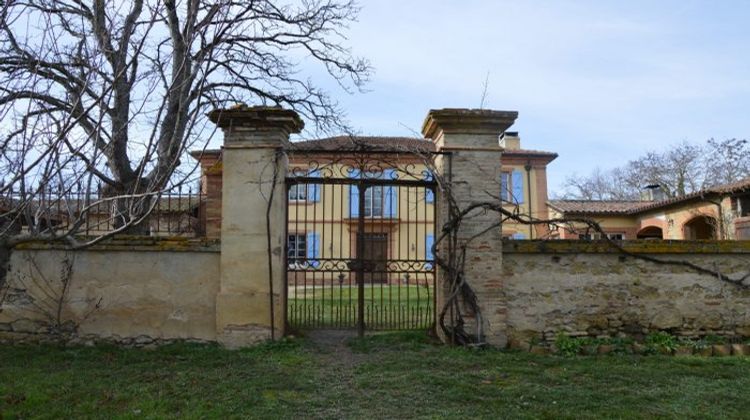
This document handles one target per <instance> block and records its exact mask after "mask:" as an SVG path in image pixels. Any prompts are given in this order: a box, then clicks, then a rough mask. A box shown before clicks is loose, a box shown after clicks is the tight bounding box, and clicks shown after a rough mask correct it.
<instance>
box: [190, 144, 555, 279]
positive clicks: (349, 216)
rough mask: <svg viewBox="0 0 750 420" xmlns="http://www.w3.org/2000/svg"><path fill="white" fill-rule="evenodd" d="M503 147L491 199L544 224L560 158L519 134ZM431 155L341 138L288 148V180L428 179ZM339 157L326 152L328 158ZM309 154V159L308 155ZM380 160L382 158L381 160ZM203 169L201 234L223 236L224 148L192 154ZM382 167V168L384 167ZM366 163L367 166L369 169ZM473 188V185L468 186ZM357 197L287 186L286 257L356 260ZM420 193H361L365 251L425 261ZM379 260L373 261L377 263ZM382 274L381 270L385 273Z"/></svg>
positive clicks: (428, 236)
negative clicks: (355, 155)
mask: <svg viewBox="0 0 750 420" xmlns="http://www.w3.org/2000/svg"><path fill="white" fill-rule="evenodd" d="M499 144H500V146H501V147H503V148H504V151H503V154H502V158H501V167H502V172H501V174H500V176H499V177H498V179H497V180H496V183H495V184H496V191H495V194H496V197H500V198H501V199H502V200H503V202H504V203H505V206H506V208H507V209H508V210H511V211H515V212H518V213H521V214H527V215H531V216H533V217H535V218H542V219H543V218H547V216H548V214H549V208H548V197H547V165H548V164H549V163H550V162H552V161H553V160H554V159H555V158H556V157H557V154H555V153H551V152H545V151H538V150H529V149H523V148H521V140H520V138H519V136H518V133H516V132H505V134H504V135H503V136H502V137H501V138H500V139H499ZM342 150H361V151H366V152H367V153H368V154H374V155H375V156H377V158H378V160H379V161H380V163H378V164H377V165H376V166H375V167H372V168H370V169H367V170H365V171H364V172H366V173H362V170H361V169H357V165H356V164H353V163H351V162H347V161H346V159H345V158H344V159H342V158H341V153H340V151H342ZM434 150H435V144H434V143H433V142H432V141H430V140H429V139H419V138H411V137H384V136H378V137H374V136H371V137H366V136H357V137H353V136H339V137H329V138H323V139H316V140H309V141H302V142H296V143H292V147H291V152H290V153H289V168H290V170H289V172H290V173H289V174H287V177H288V178H291V179H294V178H295V177H300V178H317V177H324V178H347V177H350V178H351V177H354V178H356V177H365V178H374V179H384V180H389V179H390V180H393V179H399V180H404V179H413V180H419V179H429V177H430V176H431V175H430V173H431V171H430V170H429V168H427V167H426V166H425V161H424V160H423V159H422V158H421V157H422V156H426V155H428V154H430V153H432V152H434ZM327 151H329V152H337V153H330V154H326V152H327ZM311 153H312V154H311ZM378 154H380V155H378ZM192 156H193V157H194V158H195V159H197V160H198V161H199V162H200V165H201V177H202V179H201V185H202V194H203V196H204V197H205V200H204V201H203V203H202V211H201V212H200V213H201V215H202V216H201V218H202V220H201V224H202V225H203V226H205V229H204V230H205V232H206V235H208V236H209V237H218V236H219V232H220V231H221V201H222V200H221V199H222V194H223V193H225V192H223V191H222V176H221V175H222V163H221V150H206V151H201V152H193V153H192ZM382 162H386V164H385V165H383V164H382ZM367 165H368V164H365V165H364V166H365V167H367ZM466 188H470V186H466ZM358 194H359V192H358V191H357V189H356V188H353V187H351V186H350V185H343V184H328V183H322V184H314V183H309V182H308V183H299V184H295V185H291V186H289V187H288V192H287V195H288V207H287V212H288V236H287V245H288V246H287V248H288V253H289V255H288V258H289V260H290V262H291V263H293V262H294V260H297V259H308V260H309V259H314V258H321V259H328V258H334V257H336V256H344V255H353V254H354V252H355V249H354V248H355V244H356V240H355V238H356V233H357V226H356V222H357V220H358V216H359V211H360V209H359V208H358V206H357V205H356V203H357V202H358V199H359V196H358ZM436 194H440V192H439V191H433V190H432V189H429V188H423V187H404V186H385V187H383V186H374V187H370V188H368V189H366V190H365V200H364V201H365V204H364V209H363V211H364V214H363V216H364V218H365V220H366V221H367V222H366V224H365V229H366V236H365V242H366V246H365V252H366V253H368V254H370V253H373V254H376V256H377V255H381V254H383V255H388V256H390V257H391V258H392V257H396V258H397V259H403V260H411V259H414V258H417V259H425V260H430V259H431V258H432V256H431V255H430V249H431V248H432V244H433V243H434V241H435V231H436V227H435V211H436V209H435V195H436ZM502 234H503V237H505V238H509V239H546V238H548V237H549V229H548V228H547V226H542V225H538V226H528V225H522V224H518V223H505V224H503V227H502ZM376 259H377V258H376ZM384 271H386V270H384Z"/></svg>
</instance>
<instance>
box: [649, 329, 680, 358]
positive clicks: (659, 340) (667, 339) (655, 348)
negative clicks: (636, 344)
mask: <svg viewBox="0 0 750 420" xmlns="http://www.w3.org/2000/svg"><path fill="white" fill-rule="evenodd" d="M644 344H645V345H646V352H647V353H650V354H654V353H672V352H674V351H675V350H676V349H677V346H678V344H679V342H678V340H677V338H675V337H674V336H673V335H671V334H669V333H667V332H664V331H657V332H653V333H651V334H649V335H647V336H646V340H645V342H644Z"/></svg>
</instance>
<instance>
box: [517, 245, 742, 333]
mask: <svg viewBox="0 0 750 420" xmlns="http://www.w3.org/2000/svg"><path fill="white" fill-rule="evenodd" d="M627 246H628V248H629V249H631V250H634V251H639V252H646V253H647V255H650V256H655V257H658V258H661V259H665V260H687V261H690V262H692V263H694V264H698V265H700V266H703V267H707V268H711V269H713V268H714V267H718V268H719V269H720V270H721V271H722V272H723V273H725V274H726V275H735V276H736V275H738V274H740V273H743V274H746V273H747V272H748V270H749V269H750V267H748V261H750V242H747V241H745V242H734V243H727V242H725V243H719V244H718V245H717V244H711V243H702V244H701V243H691V242H681V243H676V244H675V243H673V244H666V243H650V244H649V243H644V242H641V243H640V244H637V243H636V244H629V245H627ZM502 272H503V279H504V281H503V284H504V291H505V296H506V299H507V308H508V309H507V329H508V336H509V340H510V342H511V343H512V344H516V345H519V344H520V345H523V344H527V343H529V342H531V341H532V340H534V339H536V340H545V341H554V339H555V336H556V335H557V334H558V333H559V332H564V333H566V334H569V335H581V336H582V335H588V336H603V335H606V336H618V335H623V334H625V335H630V336H633V335H636V336H637V335H642V334H646V333H648V332H649V331H652V330H670V331H672V332H673V333H675V334H680V335H685V336H704V335H708V334H715V335H722V336H744V337H747V336H750V312H748V310H747V308H749V307H750V289H743V288H740V287H737V286H735V285H732V284H728V283H726V282H722V281H720V280H718V279H717V278H716V277H712V276H707V275H702V274H698V273H696V272H695V271H693V270H690V269H688V268H685V267H676V266H669V265H658V264H654V263H652V262H646V261H643V260H639V259H635V258H632V257H627V258H624V257H622V256H621V254H619V253H617V252H613V251H611V250H607V249H606V245H604V244H591V243H585V242H579V241H554V242H551V243H550V242H548V243H546V244H542V243H526V244H523V243H518V242H516V243H512V242H509V243H506V244H505V246H504V252H503V269H502Z"/></svg>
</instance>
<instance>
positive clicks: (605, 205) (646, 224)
mask: <svg viewBox="0 0 750 420" xmlns="http://www.w3.org/2000/svg"><path fill="white" fill-rule="evenodd" d="M549 208H550V214H551V216H552V217H557V218H564V217H588V218H591V219H593V220H595V221H597V222H598V223H599V224H600V225H601V227H602V229H603V230H604V232H605V234H606V235H607V236H608V237H609V238H610V239H615V240H628V239H669V240H711V239H715V240H747V239H750V178H748V179H744V180H741V181H738V182H734V183H731V184H725V185H719V186H716V187H713V188H709V189H705V190H702V191H698V192H695V193H692V194H688V195H685V196H682V197H676V198H670V199H664V200H645V201H590V200H552V201H550V202H549ZM599 235H601V234H599V233H595V232H590V231H589V230H587V228H586V227H584V226H582V225H580V224H579V225H575V224H573V225H571V226H570V227H569V228H568V229H564V228H560V229H558V232H557V233H556V236H558V237H559V238H560V239H600V238H598V236H599Z"/></svg>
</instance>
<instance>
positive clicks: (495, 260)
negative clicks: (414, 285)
mask: <svg viewBox="0 0 750 420" xmlns="http://www.w3.org/2000/svg"><path fill="white" fill-rule="evenodd" d="M517 116H518V113H517V112H511V111H491V110H477V109H440V110H431V111H430V112H429V114H428V115H427V118H426V119H425V121H424V124H423V125H422V134H423V135H424V136H425V137H426V138H429V139H431V140H432V141H433V142H434V143H435V146H436V149H437V150H438V151H442V152H450V153H449V154H444V155H439V156H438V157H437V162H436V163H437V170H438V171H439V172H440V173H441V174H443V175H444V179H446V180H448V181H450V186H451V190H452V194H453V196H454V198H455V199H456V201H457V202H458V205H459V206H461V207H463V206H466V205H468V204H469V203H471V202H476V201H492V200H494V199H493V198H492V197H490V196H489V195H488V193H489V194H492V195H493V196H494V197H497V196H498V195H499V193H500V170H501V163H500V156H501V152H502V148H501V147H500V146H499V139H500V135H501V134H502V133H503V132H504V131H505V130H507V129H508V128H509V127H510V126H511V125H512V124H513V122H514V121H515V119H516V117H517ZM437 202H438V206H439V207H438V209H439V210H438V216H437V217H438V224H437V226H438V229H441V228H442V226H443V225H444V223H445V222H446V221H447V217H448V205H449V204H448V200H447V199H446V196H445V194H443V193H441V192H439V193H438V201H437ZM499 220H500V216H499V214H497V213H486V214H482V213H477V214H473V215H472V217H471V218H467V219H465V220H464V221H463V224H462V227H461V230H460V231H459V239H466V238H469V237H471V236H473V235H475V234H477V233H479V232H481V231H483V230H485V229H487V227H488V226H490V225H492V224H493V223H497V222H498V221H499ZM446 251H447V243H446V244H445V245H443V244H440V245H438V252H441V253H445V252H446ZM466 261H467V263H466V267H465V275H466V278H467V280H468V282H469V283H470V284H471V286H472V287H473V288H474V290H475V292H476V294H477V298H478V301H479V307H480V310H481V314H482V319H481V320H478V319H476V318H475V317H474V314H467V313H464V314H463V315H464V317H465V319H467V320H473V321H474V325H473V326H472V325H467V327H466V329H467V332H469V333H472V334H474V333H476V331H477V329H476V322H477V321H481V322H482V325H483V332H484V335H485V336H484V337H483V338H484V340H485V341H486V342H487V343H489V344H491V345H495V346H500V347H504V346H506V345H507V334H506V303H505V300H504V297H503V296H504V293H503V279H502V274H501V272H502V230H501V229H500V228H499V227H498V228H496V229H492V230H490V231H489V232H486V233H485V234H483V235H482V236H481V237H480V238H479V239H476V240H474V241H473V242H472V243H471V246H470V247H469V248H468V249H467V258H466ZM441 286H443V287H441ZM441 289H442V290H441ZM445 290H446V289H445V278H444V277H443V275H442V274H441V273H440V271H438V311H439V310H440V308H442V298H443V296H444V294H445ZM438 330H440V328H439V327H438ZM438 332H439V333H440V334H442V331H438Z"/></svg>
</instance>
